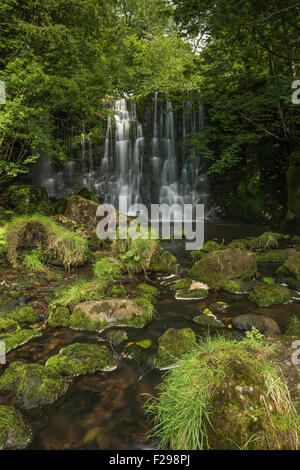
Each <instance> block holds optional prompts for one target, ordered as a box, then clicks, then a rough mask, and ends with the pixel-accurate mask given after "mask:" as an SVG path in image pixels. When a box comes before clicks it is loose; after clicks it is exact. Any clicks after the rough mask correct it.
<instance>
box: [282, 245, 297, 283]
mask: <svg viewBox="0 0 300 470" xmlns="http://www.w3.org/2000/svg"><path fill="white" fill-rule="evenodd" d="M280 273H282V274H284V275H286V276H287V277H289V276H291V277H293V278H294V279H296V280H297V281H300V252H299V253H296V254H295V255H293V256H290V257H289V259H288V260H287V261H286V262H285V263H284V265H283V266H282V267H281V270H280Z"/></svg>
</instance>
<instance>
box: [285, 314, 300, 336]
mask: <svg viewBox="0 0 300 470" xmlns="http://www.w3.org/2000/svg"><path fill="white" fill-rule="evenodd" d="M285 334H286V335H288V336H295V337H297V338H300V319H299V318H298V317H296V315H295V316H293V317H292V319H291V320H290V322H289V324H288V326H287V329H286V331H285Z"/></svg>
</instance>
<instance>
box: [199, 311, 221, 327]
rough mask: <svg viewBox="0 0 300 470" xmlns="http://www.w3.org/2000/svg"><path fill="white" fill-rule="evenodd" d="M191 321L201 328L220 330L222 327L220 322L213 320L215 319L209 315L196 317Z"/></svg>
mask: <svg viewBox="0 0 300 470" xmlns="http://www.w3.org/2000/svg"><path fill="white" fill-rule="evenodd" d="M193 321H194V322H195V323H197V325H200V326H203V327H205V328H207V327H208V328H209V327H212V328H220V327H221V326H224V325H222V323H221V322H219V321H218V320H216V319H215V317H213V316H211V315H203V314H202V315H197V316H196V317H194V318H193Z"/></svg>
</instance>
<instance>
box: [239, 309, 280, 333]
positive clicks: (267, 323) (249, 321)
mask: <svg viewBox="0 0 300 470" xmlns="http://www.w3.org/2000/svg"><path fill="white" fill-rule="evenodd" d="M232 326H233V327H234V328H236V329H237V330H242V331H248V330H251V329H252V327H254V328H257V329H258V330H259V331H260V332H261V333H262V334H264V335H267V336H273V335H280V330H279V326H278V325H277V323H276V321H275V320H273V318H270V317H267V316H266V315H255V314H246V315H239V316H237V317H235V318H234V319H233V320H232Z"/></svg>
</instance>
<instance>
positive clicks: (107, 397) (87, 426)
mask: <svg viewBox="0 0 300 470" xmlns="http://www.w3.org/2000/svg"><path fill="white" fill-rule="evenodd" d="M264 229H265V227H254V226H244V225H243V226H241V225H232V226H228V225H217V226H216V225H207V226H206V239H213V238H218V239H222V238H225V241H226V242H228V241H230V240H231V239H232V238H238V237H243V236H249V235H253V236H256V235H258V234H260V233H262V231H264ZM164 247H165V248H166V249H168V250H170V251H172V252H173V253H174V254H175V255H176V256H177V258H178V261H179V263H180V264H183V265H187V264H188V263H190V256H189V253H188V252H186V251H185V250H184V241H176V242H174V241H173V242H165V244H164ZM276 267H277V266H276ZM274 269H275V268H273V267H270V265H269V264H268V265H267V264H266V263H264V264H263V263H262V264H261V265H260V266H259V271H260V273H261V274H265V275H272V272H273V271H272V270H274ZM218 300H222V301H224V302H226V303H228V304H229V305H230V309H229V310H228V311H226V314H225V315H226V319H228V318H230V317H234V316H236V315H240V314H244V313H260V314H267V315H269V316H271V317H273V318H274V319H275V320H276V321H277V322H278V324H279V326H280V328H281V330H282V331H284V328H285V327H286V325H287V323H288V321H289V319H290V318H291V316H293V315H294V314H296V315H298V316H299V318H300V303H299V302H293V303H290V304H287V305H280V306H274V307H272V308H267V309H264V308H259V307H256V306H255V305H254V304H252V303H251V302H249V301H248V299H247V296H235V295H231V294H225V293H223V292H222V293H213V294H211V295H210V296H209V299H205V300H203V301H178V300H175V299H174V297H173V295H172V294H171V293H170V291H168V290H167V289H165V290H164V288H163V289H162V294H161V296H160V298H159V301H158V304H157V307H156V310H157V315H156V317H155V319H154V320H153V321H152V322H151V323H150V324H149V325H148V326H147V327H146V328H143V329H137V330H136V329H126V331H127V334H128V343H131V342H133V341H141V340H143V339H150V340H151V341H152V344H151V347H150V348H149V349H148V350H143V349H142V348H140V347H138V346H135V347H133V348H131V349H126V347H125V346H124V344H123V345H121V346H119V347H114V350H115V351H114V352H115V354H116V355H117V359H118V363H119V367H118V369H117V370H115V371H113V372H110V373H98V374H96V375H94V376H91V377H79V378H77V379H76V380H75V381H74V383H73V385H72V386H71V388H70V391H69V392H68V393H67V395H66V396H65V397H64V398H63V399H62V400H61V401H60V402H59V403H58V404H57V405H55V406H52V407H50V408H49V409H48V410H45V412H42V413H41V416H40V419H39V418H38V417H37V416H36V417H35V425H36V434H37V438H36V440H35V442H34V444H33V448H35V449H49V450H50V449H119V450H125V449H148V448H151V446H153V445H154V444H153V443H152V442H150V441H147V439H146V437H145V436H146V434H147V431H148V430H149V423H148V422H147V419H146V417H145V415H144V413H143V405H144V403H145V400H146V397H145V396H144V395H143V394H155V393H156V391H155V387H156V386H157V385H158V383H159V381H160V379H161V373H160V372H159V371H157V370H156V369H154V368H153V359H154V357H155V355H156V351H157V339H158V338H159V336H161V335H162V334H163V333H164V332H165V331H166V330H167V329H168V328H170V327H176V328H184V327H191V328H193V330H194V331H195V332H196V333H197V334H198V335H202V336H203V335H206V334H207V332H206V330H203V329H201V327H199V326H198V325H196V324H195V323H194V322H193V317H194V316H195V315H196V314H197V313H198V312H199V309H200V310H202V309H204V308H205V307H206V306H208V305H209V304H210V303H212V302H216V301H218ZM104 337H105V336H104V334H103V337H99V335H97V334H96V333H92V332H91V333H83V332H75V331H72V330H68V329H59V330H52V331H51V330H50V331H49V330H47V332H46V333H45V335H44V336H43V338H41V339H39V340H37V341H33V342H31V343H30V344H28V345H25V346H24V347H22V348H20V349H18V350H16V351H13V352H12V353H10V354H9V355H8V361H9V362H11V361H15V360H22V361H25V362H37V363H40V364H44V363H45V362H46V360H47V359H48V357H49V356H50V355H53V354H57V353H58V351H59V350H60V349H61V348H62V347H64V346H67V345H69V344H71V343H73V342H78V341H79V342H98V341H104ZM122 348H123V349H124V348H125V352H126V353H127V354H126V356H127V357H126V358H125V359H121V357H122V356H123V353H124V350H122Z"/></svg>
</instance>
